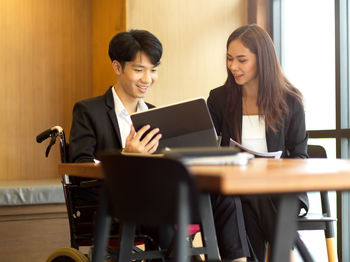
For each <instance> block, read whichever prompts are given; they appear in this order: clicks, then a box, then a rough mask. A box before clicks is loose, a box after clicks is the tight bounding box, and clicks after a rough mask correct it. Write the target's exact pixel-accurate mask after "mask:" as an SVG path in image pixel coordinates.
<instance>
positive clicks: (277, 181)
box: [59, 158, 350, 261]
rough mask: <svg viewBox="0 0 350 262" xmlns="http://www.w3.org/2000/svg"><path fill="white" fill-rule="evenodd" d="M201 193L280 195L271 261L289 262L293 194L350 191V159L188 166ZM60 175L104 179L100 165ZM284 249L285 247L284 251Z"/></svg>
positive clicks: (63, 169)
mask: <svg viewBox="0 0 350 262" xmlns="http://www.w3.org/2000/svg"><path fill="white" fill-rule="evenodd" d="M189 169H190V171H191V172H192V173H193V174H194V175H195V177H196V180H197V183H198V186H199V188H200V190H202V191H205V192H218V193H221V194H228V195H237V194H238V195H240V194H270V193H277V194H282V195H281V196H283V197H282V200H281V207H280V212H279V217H278V222H277V225H276V235H275V244H274V245H273V246H272V249H273V253H272V257H271V261H288V259H289V258H288V257H289V249H290V247H291V246H293V244H294V239H293V237H294V236H295V232H296V222H295V214H296V210H297V209H298V202H297V200H296V197H295V195H294V193H297V192H307V191H325V190H349V189H350V160H340V159H336V160H330V159H262V158H261V159H254V160H252V161H251V162H250V163H248V165H246V166H232V165H226V166H221V165H220V166H191V167H189ZM59 174H60V175H63V174H69V175H73V176H82V177H90V178H101V179H103V171H102V167H101V165H100V164H93V163H87V164H85V163H84V164H75V163H72V164H60V165H59ZM286 247H287V248H286Z"/></svg>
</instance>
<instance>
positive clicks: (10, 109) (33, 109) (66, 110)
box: [0, 0, 92, 180]
mask: <svg viewBox="0 0 350 262" xmlns="http://www.w3.org/2000/svg"><path fill="white" fill-rule="evenodd" d="M91 72H92V70H91V2H90V1H87V0H74V1H71V0H60V1H47V0H1V1H0V130H1V132H0V180H16V179H39V178H48V177H53V176H56V175H57V163H58V161H59V157H58V155H59V154H58V147H56V148H54V150H53V152H52V153H53V154H52V155H51V156H50V158H48V159H45V157H44V152H45V149H46V143H45V144H40V145H39V144H37V143H36V142H35V137H36V135H37V134H38V133H39V132H41V131H42V130H44V129H46V128H48V127H50V126H53V125H61V126H62V127H63V128H64V129H65V130H66V132H67V136H68V134H69V129H70V125H71V119H72V106H73V104H74V102H76V101H77V100H80V99H82V98H86V97H89V96H91V95H92V84H91V82H92V77H91V75H92V73H91Z"/></svg>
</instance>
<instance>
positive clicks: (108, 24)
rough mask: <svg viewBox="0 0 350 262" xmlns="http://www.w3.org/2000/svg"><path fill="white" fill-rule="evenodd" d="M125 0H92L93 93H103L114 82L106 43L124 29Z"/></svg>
mask: <svg viewBox="0 0 350 262" xmlns="http://www.w3.org/2000/svg"><path fill="white" fill-rule="evenodd" d="M125 5H126V4H125V0H92V54H93V56H92V61H93V62H92V72H93V94H94V96H96V95H101V94H104V93H105V92H106V90H107V88H108V87H109V86H111V85H112V84H114V83H115V74H114V72H113V69H112V66H111V61H110V59H109V56H108V44H109V41H110V40H111V39H112V37H113V36H114V35H115V34H117V33H119V32H122V31H125Z"/></svg>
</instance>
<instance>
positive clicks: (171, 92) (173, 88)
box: [126, 0, 247, 106]
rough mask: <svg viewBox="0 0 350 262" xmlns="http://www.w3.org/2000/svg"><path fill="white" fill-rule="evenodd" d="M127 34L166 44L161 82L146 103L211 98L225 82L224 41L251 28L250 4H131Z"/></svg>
mask: <svg viewBox="0 0 350 262" xmlns="http://www.w3.org/2000/svg"><path fill="white" fill-rule="evenodd" d="M126 13H127V23H126V24H127V29H146V30H149V31H151V32H152V33H154V34H155V35H156V36H157V37H158V38H159V39H160V41H161V42H162V43H163V47H164V55H163V58H162V60H161V65H160V68H159V80H158V82H157V83H156V84H155V85H154V87H153V88H152V90H150V93H149V94H148V96H147V99H146V100H147V101H149V102H151V103H154V104H155V105H158V106H160V105H164V104H168V103H173V102H176V101H179V100H184V99H189V98H193V97H199V96H204V97H207V96H208V94H209V91H210V90H211V89H213V88H215V87H218V86H220V85H222V84H223V83H224V81H225V80H226V66H225V57H226V41H227V38H228V36H229V35H230V33H231V32H232V31H233V30H234V29H236V28H237V27H238V26H241V25H243V24H246V23H247V1H246V0H216V1H212V0H191V1H188V0H167V1H164V0H147V1H144V0H128V1H127V9H126Z"/></svg>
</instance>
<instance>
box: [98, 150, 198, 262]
mask: <svg viewBox="0 0 350 262" xmlns="http://www.w3.org/2000/svg"><path fill="white" fill-rule="evenodd" d="M99 158H100V159H101V162H102V167H103V170H104V174H105V182H106V196H107V203H108V209H109V213H110V214H111V215H112V216H114V217H117V218H118V219H119V220H120V222H121V224H122V231H123V230H124V229H123V228H133V227H134V226H135V225H146V226H159V225H166V224H167V225H174V226H175V225H176V226H177V230H176V237H175V239H176V243H175V255H174V257H175V260H174V261H177V262H184V261H189V249H188V246H187V227H188V225H189V223H190V221H199V218H200V215H199V208H198V203H199V199H198V198H199V193H198V190H197V187H196V184H195V182H194V178H193V177H192V175H191V174H190V173H189V172H188V170H187V168H186V167H185V166H184V165H183V164H181V163H180V162H178V161H176V160H173V159H167V158H159V157H151V156H135V155H122V154H119V153H105V154H102V155H101V156H100V157H99ZM193 218H194V220H193ZM130 225H131V227H130ZM128 235H129V236H130V234H128V233H126V234H125V235H124V234H123V232H122V236H121V244H120V248H119V259H120V260H121V261H124V260H125V261H126V260H129V254H130V253H131V250H130V248H123V247H122V245H125V246H129V247H130V244H127V242H130V241H129V240H127V241H126V242H124V241H123V237H124V236H125V237H126V239H129V237H128ZM126 249H129V251H126ZM127 253H129V254H127Z"/></svg>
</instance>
